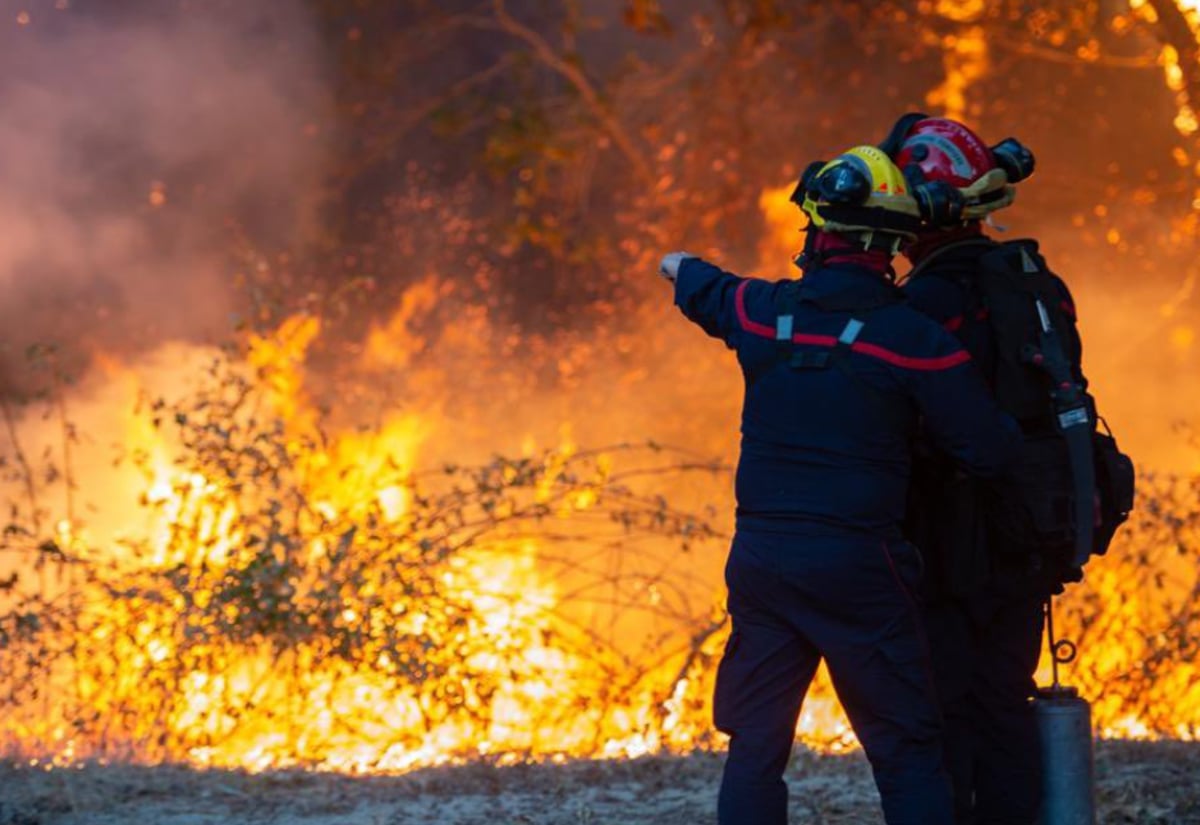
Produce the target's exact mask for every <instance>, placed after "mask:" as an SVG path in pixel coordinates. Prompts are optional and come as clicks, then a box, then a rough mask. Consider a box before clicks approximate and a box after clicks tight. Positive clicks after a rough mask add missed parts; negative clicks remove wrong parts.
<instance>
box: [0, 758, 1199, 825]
mask: <svg viewBox="0 0 1200 825" xmlns="http://www.w3.org/2000/svg"><path fill="white" fill-rule="evenodd" d="M721 759H722V757H721V755H720V754H710V753H696V754H692V755H690V756H679V757H648V758H643V759H637V760H631V761H611V762H599V761H585V760H577V761H572V762H569V763H567V764H562V765H550V764H532V765H517V766H511V767H495V766H491V765H485V764H472V765H464V766H459V767H442V768H430V769H426V770H421V771H416V772H414V773H410V774H406V775H404V776H393V777H348V776H340V775H332V774H313V773H299V772H291V773H289V772H281V773H268V774H257V775H250V774H245V773H237V772H228V771H196V770H192V769H188V768H183V767H157V768H145V767H131V766H96V765H91V766H85V767H81V768H78V769H71V770H55V771H49V772H47V771H42V770H37V769H31V768H27V767H17V766H13V765H4V766H0V825H83V823H87V824H88V825H118V823H120V824H121V825H124V823H130V824H131V825H132V824H133V823H136V825H209V824H210V823H211V824H212V825H217V823H220V824H221V825H226V823H245V824H246V825H268V823H271V824H272V825H343V823H345V824H346V825H400V824H401V823H418V822H430V823H445V825H477V824H478V825H502V824H507V823H513V825H518V824H520V825H566V823H572V824H573V825H577V824H578V823H642V822H644V823H656V825H657V823H664V824H669V823H680V825H682V824H683V823H689V824H690V823H699V822H710V821H712V820H713V806H714V800H715V794H716V788H717V783H718V781H719V777H720V768H721ZM1097 772H1098V775H1099V794H1098V795H1099V807H1100V822H1102V823H1104V825H1154V824H1155V823H1164V825H1165V823H1170V824H1171V825H1187V824H1188V823H1193V824H1194V823H1200V783H1197V777H1200V745H1197V744H1189V743H1177V742H1162V743H1136V742H1108V743H1102V744H1101V745H1100V746H1099V748H1098V752H1097ZM789 781H790V784H791V789H792V820H791V821H792V822H793V823H805V824H806V825H852V824H853V825H862V824H863V823H876V822H880V821H881V818H880V816H879V814H878V809H877V806H876V801H875V794H874V789H873V787H872V785H871V779H870V771H869V769H868V767H867V764H866V762H865V760H864V759H863V757H862V755H861V754H855V755H851V756H842V757H838V756H821V755H817V754H814V753H811V752H809V751H805V750H799V751H797V754H796V757H795V759H794V760H793V764H792V767H791V769H790V772H789Z"/></svg>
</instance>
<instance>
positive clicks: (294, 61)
mask: <svg viewBox="0 0 1200 825" xmlns="http://www.w3.org/2000/svg"><path fill="white" fill-rule="evenodd" d="M327 105H328V104H327V97H326V95H325V92H324V83H323V65H322V59H321V53H320V51H319V46H318V43H317V40H316V33H315V31H314V30H313V27H312V25H311V22H310V20H309V19H308V18H307V17H306V15H305V14H304V12H303V11H302V8H301V6H300V3H299V0H271V2H266V0H258V1H257V2H245V3H238V2H232V0H209V2H203V3H200V2H186V0H182V1H181V2H178V3H165V2H129V0H124V1H123V2H104V3H101V2H99V0H94V1H93V2H87V1H86V0H0V330H3V333H2V334H0V341H2V342H3V349H2V350H0V393H6V392H12V391H13V390H14V389H15V388H18V387H19V386H20V385H21V383H22V381H23V378H22V373H23V370H22V369H21V368H20V365H21V361H22V360H23V355H22V353H23V352H25V350H26V348H28V347H29V346H30V345H33V344H42V345H54V346H56V347H57V348H58V349H59V351H60V352H61V353H62V357H63V358H64V359H65V363H66V364H67V365H68V369H69V370H70V369H78V368H80V367H82V365H83V363H84V362H85V361H86V359H87V358H88V357H89V354H90V353H94V352H97V351H104V352H109V353H116V354H123V353H126V352H141V351H145V350H147V349H149V348H152V347H154V346H155V345H157V344H159V343H162V342H166V341H170V340H197V339H205V338H211V337H213V336H215V335H217V334H219V333H220V332H221V331H223V330H224V329H226V328H227V327H228V320H227V319H228V316H229V312H230V310H231V308H232V307H233V306H234V304H233V281H234V267H233V262H232V261H231V259H230V256H229V250H230V249H231V248H234V247H235V243H233V241H235V240H239V239H245V241H246V245H253V247H254V248H255V249H257V250H263V251H270V250H279V249H283V248H285V247H287V246H288V245H290V244H293V243H296V242H297V241H298V240H300V239H301V238H302V237H303V236H304V234H305V231H306V229H308V227H309V221H310V219H311V216H312V214H313V210H314V206H315V203H314V201H315V193H316V190H317V184H318V182H319V180H320V176H321V172H322V169H321V167H322V159H323V144H324V139H323V134H324V133H323V130H324V129H326V128H327V125H328V122H329V120H328V118H327V117H325V116H324V115H325V109H326V108H327Z"/></svg>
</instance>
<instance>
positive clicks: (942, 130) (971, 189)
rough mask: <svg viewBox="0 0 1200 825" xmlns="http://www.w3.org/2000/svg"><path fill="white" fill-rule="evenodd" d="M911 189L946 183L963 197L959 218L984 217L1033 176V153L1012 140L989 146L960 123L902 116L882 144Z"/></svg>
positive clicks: (1008, 139)
mask: <svg viewBox="0 0 1200 825" xmlns="http://www.w3.org/2000/svg"><path fill="white" fill-rule="evenodd" d="M880 148H882V149H883V150H884V151H885V152H887V153H888V155H890V156H891V157H892V158H893V159H894V160H895V162H896V165H897V166H899V167H900V169H901V170H903V172H904V176H905V178H906V179H907V180H908V181H909V186H910V188H912V189H914V190H916V189H917V188H918V187H919V186H920V185H921V184H922V183H934V184H947V185H949V186H952V187H954V188H955V189H957V190H959V192H960V193H961V195H962V201H963V204H962V209H961V217H962V218H964V219H967V220H971V219H979V218H983V217H986V216H987V215H988V214H989V213H991V212H995V211H996V210H997V209H1003V208H1004V207H1006V206H1008V205H1009V204H1011V203H1012V202H1013V198H1014V197H1015V196H1016V188H1015V187H1014V186H1013V184H1015V183H1017V182H1018V181H1022V180H1024V179H1025V178H1027V177H1029V176H1030V175H1031V174H1033V167H1034V158H1033V153H1032V152H1030V151H1029V149H1027V148H1026V147H1025V146H1024V145H1022V144H1021V143H1020V142H1019V141H1017V140H1016V139H1014V138H1007V139H1005V140H1003V141H1001V142H1000V143H998V144H996V145H995V146H991V147H989V146H988V145H987V144H986V143H984V141H983V139H982V138H980V137H979V135H977V134H975V133H974V132H973V131H971V130H970V129H968V128H967V127H966V126H964V125H963V124H961V123H959V122H958V121H956V120H950V119H949V118H943V117H927V116H926V115H923V114H920V113H916V112H914V113H911V114H907V115H904V116H903V117H901V118H900V119H899V120H898V121H896V125H895V126H893V127H892V131H891V134H889V135H888V136H887V138H886V139H885V140H884V142H883V144H881V146H880Z"/></svg>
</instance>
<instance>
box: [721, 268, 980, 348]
mask: <svg viewBox="0 0 1200 825" xmlns="http://www.w3.org/2000/svg"><path fill="white" fill-rule="evenodd" d="M749 285H750V282H749V281H742V283H741V284H739V285H738V288H737V292H736V293H735V294H734V307H735V309H736V311H737V319H738V323H739V324H740V325H741V327H742V329H743V330H745V331H746V332H749V333H750V334H752V335H757V336H759V337H761V338H771V339H774V338H775V328H774V327H772V326H768V325H767V324H760V323H758V322H757V321H754V320H752V319H751V318H750V315H749V313H748V312H746V287H747V286H749ZM792 343H793V344H813V345H815V346H819V347H834V346H837V343H838V339H837V337H836V336H833V335H812V334H808V333H803V332H797V333H795V334H793V335H792ZM850 350H851V351H852V352H857V353H859V354H860V355H867V356H870V357H871V358H878V359H879V360H880V361H885V362H887V363H889V364H894V365H895V366H897V367H904V368H905V369H910V370H945V369H950V368H951V367H957V366H958V365H959V364H965V363H966V362H967V361H970V360H971V356H970V355H969V354H968V353H967V351H966V350H963V349H960V350H958V351H957V352H952V353H950V354H949V355H941V356H936V357H933V358H924V357H918V356H913V355H901V354H900V353H898V352H895V351H894V350H890V349H887V348H886V347H881V346H879V345H878V344H868V343H867V342H865V341H855V342H854V343H853V344H851V345H850Z"/></svg>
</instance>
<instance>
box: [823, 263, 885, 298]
mask: <svg viewBox="0 0 1200 825" xmlns="http://www.w3.org/2000/svg"><path fill="white" fill-rule="evenodd" d="M800 283H802V284H804V285H805V287H807V288H808V289H809V290H810V291H811V293H812V294H813V295H814V296H817V297H823V296H826V295H832V294H834V293H845V292H849V291H853V292H855V293H857V294H861V295H862V296H863V297H864V298H871V297H877V296H883V295H887V294H890V293H893V292H895V291H897V290H898V289H899V287H897V286H896V285H895V284H893V283H892V282H891V281H889V280H888V278H887V276H886V275H884V274H883V273H881V272H878V271H876V270H874V269H870V268H868V267H863V266H856V265H854V264H839V263H832V264H826V265H825V266H822V267H820V268H819V269H813V270H810V271H809V272H806V273H804V277H803V278H801V279H800Z"/></svg>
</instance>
